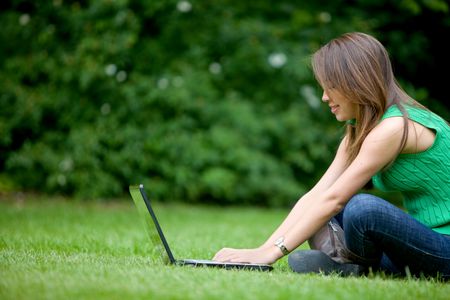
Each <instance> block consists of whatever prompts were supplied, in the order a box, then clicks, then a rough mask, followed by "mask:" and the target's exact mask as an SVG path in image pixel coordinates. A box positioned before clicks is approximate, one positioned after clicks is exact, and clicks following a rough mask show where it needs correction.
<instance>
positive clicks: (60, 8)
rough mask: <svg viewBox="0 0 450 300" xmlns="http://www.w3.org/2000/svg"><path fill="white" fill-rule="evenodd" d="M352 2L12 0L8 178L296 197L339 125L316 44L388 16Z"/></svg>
mask: <svg viewBox="0 0 450 300" xmlns="http://www.w3.org/2000/svg"><path fill="white" fill-rule="evenodd" d="M356 2H361V3H360V4H359V6H358V5H356V6H355V7H353V8H352V7H348V8H346V9H342V5H341V4H342V3H341V1H335V2H334V3H332V4H330V5H329V6H324V5H323V4H322V3H321V2H320V1H319V2H316V3H309V4H305V3H303V4H301V5H300V4H297V3H296V2H294V1H292V3H290V2H278V1H263V2H260V1H257V2H256V3H254V2H249V3H247V2H246V1H213V2H211V1H192V2H189V1H170V0H166V1H163V0H161V1H137V0H135V1H132V0H130V1H125V0H123V1H106V0H103V1H100V0H96V1H62V0H55V1H6V2H2V4H1V6H2V11H1V12H0V18H1V19H2V25H3V28H2V30H1V31H0V58H1V60H0V91H1V95H0V133H1V134H0V148H1V152H0V173H1V176H0V178H1V179H4V182H5V181H8V182H9V183H8V184H6V183H5V184H3V185H0V188H11V186H14V187H15V188H19V189H31V190H38V191H42V192H47V193H64V194H67V195H75V196H79V197H82V198H110V197H118V196H122V195H123V194H124V193H125V192H126V190H127V187H128V185H129V184H131V183H139V182H143V183H144V184H145V185H146V186H147V187H148V189H149V191H150V193H151V194H152V195H153V196H154V197H157V198H159V199H164V200H170V199H176V200H185V201H190V202H208V201H214V202H217V203H223V204H229V203H247V204H265V205H284V204H287V203H291V202H292V201H294V200H295V199H297V198H298V197H299V196H300V195H301V194H302V193H303V192H305V191H306V189H308V188H309V187H310V186H311V185H312V184H313V183H314V181H315V180H317V178H318V177H319V176H320V174H321V173H322V172H323V171H324V168H325V167H326V165H327V163H329V161H330V159H331V157H332V155H333V154H334V151H335V147H336V142H337V141H338V139H339V136H340V134H341V131H340V130H339V125H337V126H336V122H335V121H334V120H333V118H332V116H331V115H330V114H329V112H328V111H327V109H326V107H324V106H323V107H321V106H320V90H319V89H318V87H317V85H316V83H315V82H314V80H313V77H312V74H311V70H310V68H309V57H310V54H311V53H312V52H313V51H314V50H315V49H317V48H318V47H319V46H320V45H321V44H322V43H323V42H325V41H327V40H329V39H330V38H332V37H334V36H336V35H338V34H339V33H342V32H346V31H353V30H362V31H366V32H370V31H371V30H374V29H375V28H377V26H378V27H381V25H386V22H385V23H383V22H381V24H376V23H374V20H373V19H371V18H367V16H366V15H365V13H363V12H364V7H367V6H370V5H372V4H371V1H356ZM407 3H410V5H412V4H411V3H413V4H414V3H415V4H416V5H419V9H420V8H421V9H429V7H423V4H421V2H419V1H407ZM424 3H434V4H435V5H436V7H437V8H436V7H434V10H435V11H441V12H442V13H447V11H446V9H447V6H446V4H445V2H444V1H431V2H430V1H425V2H424ZM421 5H422V6H421ZM429 5H431V4H429ZM439 5H440V6H439ZM400 8H401V7H400ZM355 12H356V13H355ZM349 16H351V18H350V17H349ZM421 38H423V37H421V36H419V37H418V39H419V40H420V39H421ZM417 47H420V44H419V45H418V46H417ZM411 92H413V93H415V94H416V95H418V96H419V97H418V98H424V97H426V96H428V94H427V91H426V89H418V90H417V91H414V90H413V89H411ZM421 95H422V96H421Z"/></svg>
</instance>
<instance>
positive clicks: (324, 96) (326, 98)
mask: <svg viewBox="0 0 450 300" xmlns="http://www.w3.org/2000/svg"><path fill="white" fill-rule="evenodd" d="M328 100H330V98H328V95H327V93H326V92H325V91H323V95H322V101H323V102H326V101H328Z"/></svg>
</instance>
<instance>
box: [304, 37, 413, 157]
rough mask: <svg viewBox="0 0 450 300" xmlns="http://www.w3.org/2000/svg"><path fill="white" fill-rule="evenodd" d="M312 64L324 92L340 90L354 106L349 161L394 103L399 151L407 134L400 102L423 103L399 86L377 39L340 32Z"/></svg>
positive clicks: (349, 125) (348, 130) (349, 133)
mask: <svg viewBox="0 0 450 300" xmlns="http://www.w3.org/2000/svg"><path fill="white" fill-rule="evenodd" d="M312 67H313V71H314V75H315V77H316V79H317V81H318V82H319V84H320V85H321V86H322V88H323V89H324V90H325V91H327V92H329V93H330V94H332V93H333V92H335V93H339V94H340V95H341V96H342V97H344V98H345V99H347V100H348V101H350V102H352V103H355V104H356V106H357V109H356V120H355V121H356V122H347V125H346V136H347V154H348V157H347V163H348V164H350V163H351V162H352V161H353V160H354V159H355V157H356V156H357V155H358V152H359V150H360V148H361V145H362V143H363V141H364V139H365V138H366V137H367V135H368V134H369V132H370V131H371V130H372V129H373V128H374V127H375V126H376V125H377V123H378V122H379V121H380V119H381V117H382V116H383V114H384V112H385V111H386V109H387V108H388V107H389V106H391V105H393V104H397V106H398V107H399V109H400V110H401V111H402V113H403V120H404V129H403V135H402V139H401V143H400V147H399V149H398V153H400V152H401V150H402V149H403V147H404V146H405V144H406V140H407V137H408V119H407V118H408V114H407V112H406V111H405V109H404V107H403V104H406V103H409V104H412V105H418V106H420V107H422V105H420V104H418V103H417V102H416V101H414V100H413V99H412V98H411V97H410V96H409V95H408V94H407V93H406V92H405V91H404V90H403V89H402V88H401V87H400V85H399V84H398V82H397V80H396V79H395V77H394V73H393V71H392V65H391V61H390V59H389V55H388V52H387V51H386V49H385V48H384V46H383V45H382V44H381V43H380V42H379V41H378V40H377V39H375V38H374V37H372V36H370V35H368V34H365V33H361V32H352V33H346V34H343V35H341V36H340V37H338V38H335V39H333V40H331V41H330V42H328V43H327V44H326V45H324V46H323V47H321V48H320V49H319V50H318V51H317V52H315V53H314V55H313V58H312Z"/></svg>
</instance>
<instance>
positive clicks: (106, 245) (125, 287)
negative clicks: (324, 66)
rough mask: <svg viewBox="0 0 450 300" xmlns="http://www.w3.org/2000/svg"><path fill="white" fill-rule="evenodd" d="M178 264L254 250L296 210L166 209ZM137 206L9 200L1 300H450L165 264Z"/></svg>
mask: <svg viewBox="0 0 450 300" xmlns="http://www.w3.org/2000/svg"><path fill="white" fill-rule="evenodd" d="M156 210H157V213H158V214H159V218H160V222H161V225H162V226H163V228H164V229H165V233H166V238H167V239H168V242H169V243H170V245H171V247H172V250H173V252H174V255H175V257H176V258H177V257H178V258H202V259H206V258H211V257H212V256H213V255H214V253H215V252H216V251H217V250H219V249H220V248H222V247H224V246H229V247H254V246H257V245H259V244H260V243H261V242H263V241H264V239H265V238H266V237H267V236H268V235H269V234H270V233H271V232H272V230H274V229H275V227H276V226H277V225H278V224H279V222H281V220H282V219H283V218H284V216H285V215H286V213H287V210H264V209H257V208H218V207H217V208H216V207H204V206H187V205H183V204H170V205H161V204H160V205H156ZM148 253H151V245H150V243H149V239H148V237H147V235H146V232H145V231H144V227H143V224H142V221H141V220H140V219H139V218H138V215H137V211H136V209H135V207H134V206H133V203H132V201H131V198H130V199H127V200H126V201H122V202H119V203H113V204H111V203H109V204H99V203H97V204H96V203H79V202H78V203H77V202H67V201H63V200H61V199H59V200H55V199H26V200H25V201H21V202H18V201H13V200H12V199H3V200H1V201H0V299H140V298H142V299H233V300H234V299H321V300H323V299H384V300H387V299H396V300H398V299H427V300H428V299H433V300H436V299H449V295H450V285H448V284H446V283H442V282H439V281H436V280H425V279H420V280H419V279H398V278H390V277H386V276H382V275H381V274H375V275H371V276H368V277H361V278H340V277H337V276H322V275H299V274H294V273H292V272H291V271H290V270H289V268H288V266H287V262H286V259H285V258H284V259H282V260H281V261H278V262H277V263H276V264H275V265H274V270H273V271H272V272H254V271H236V270H234V271H227V270H220V269H206V268H191V267H174V266H165V265H162V264H161V263H160V262H159V261H158V260H157V259H156V257H151V256H150V255H149V254H148Z"/></svg>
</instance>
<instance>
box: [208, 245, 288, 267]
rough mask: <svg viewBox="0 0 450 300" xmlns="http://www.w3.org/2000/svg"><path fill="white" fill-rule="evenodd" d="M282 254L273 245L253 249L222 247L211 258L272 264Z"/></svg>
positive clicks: (221, 260) (223, 260) (224, 260)
mask: <svg viewBox="0 0 450 300" xmlns="http://www.w3.org/2000/svg"><path fill="white" fill-rule="evenodd" d="M282 256H283V255H282V253H281V251H280V249H278V248H277V247H276V246H275V245H274V246H269V247H264V248H262V247H260V248H255V249H233V248H223V249H222V250H220V251H219V252H217V253H216V255H215V256H214V258H213V260H215V261H220V262H239V263H253V264H273V263H274V262H276V261H277V260H278V259H279V258H280V257H282Z"/></svg>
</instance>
